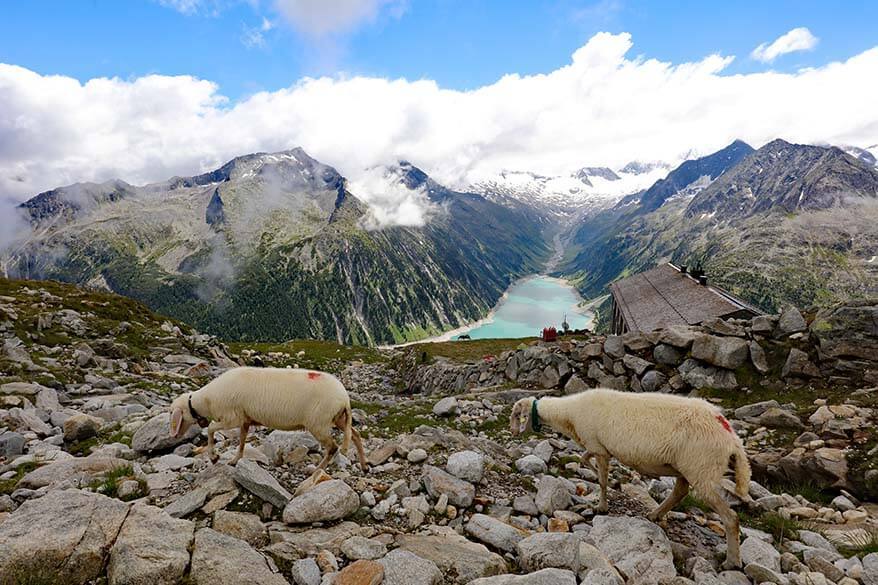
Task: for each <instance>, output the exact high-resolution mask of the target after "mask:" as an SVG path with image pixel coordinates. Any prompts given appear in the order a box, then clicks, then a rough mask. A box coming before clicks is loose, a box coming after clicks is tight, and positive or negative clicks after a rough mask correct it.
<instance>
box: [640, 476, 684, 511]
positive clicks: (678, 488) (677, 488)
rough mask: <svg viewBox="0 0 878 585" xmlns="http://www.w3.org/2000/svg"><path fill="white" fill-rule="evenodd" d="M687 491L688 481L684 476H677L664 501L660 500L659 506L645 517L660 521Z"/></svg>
mask: <svg viewBox="0 0 878 585" xmlns="http://www.w3.org/2000/svg"><path fill="white" fill-rule="evenodd" d="M688 493H689V482H688V481H686V478H685V477H682V476H681V477H678V478H677V483H675V484H674V489H673V491H672V492H671V493H670V495H669V496H668V497H667V498H665V501H664V502H662V504H661V506H659V507H658V508H656V509H655V510H653V511H652V512H650V513H649V515H648V516H647V518H649V519H650V520H651V521H653V522H662V521H663V520H664V518H665V516H666V515H667V513H668V512H670V511H671V510H673V509H674V507H675V506H676V505H677V504H679V503H680V502H681V501H682V500H683V498H685V497H686V494H688Z"/></svg>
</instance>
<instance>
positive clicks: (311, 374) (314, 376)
mask: <svg viewBox="0 0 878 585" xmlns="http://www.w3.org/2000/svg"><path fill="white" fill-rule="evenodd" d="M319 377H320V374H319V373H317V372H308V379H309V380H316V379H317V378H319Z"/></svg>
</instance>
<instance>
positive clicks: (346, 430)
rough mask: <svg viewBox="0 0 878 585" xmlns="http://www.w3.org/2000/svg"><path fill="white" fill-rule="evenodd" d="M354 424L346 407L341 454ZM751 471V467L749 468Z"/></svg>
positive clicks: (349, 442)
mask: <svg viewBox="0 0 878 585" xmlns="http://www.w3.org/2000/svg"><path fill="white" fill-rule="evenodd" d="M352 424H353V416H351V405H350V404H348V405H346V406H345V407H344V439H342V441H341V452H342V453H344V454H345V455H347V452H348V449H350V447H351V425H352ZM748 469H749V467H748Z"/></svg>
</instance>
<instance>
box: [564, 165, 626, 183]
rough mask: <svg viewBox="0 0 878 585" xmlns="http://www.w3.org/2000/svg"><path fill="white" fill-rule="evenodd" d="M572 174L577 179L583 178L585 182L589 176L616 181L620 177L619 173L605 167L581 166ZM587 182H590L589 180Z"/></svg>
mask: <svg viewBox="0 0 878 585" xmlns="http://www.w3.org/2000/svg"><path fill="white" fill-rule="evenodd" d="M573 176H574V177H576V178H577V179H585V180H586V182H588V178H589V177H600V178H601V179H605V180H607V181H618V180H620V179H621V177H620V176H619V175H617V174H616V173H615V172H613V170H612V169H609V168H607V167H582V168H581V169H579V170H578V171H576V172H575V173H573ZM589 184H591V183H590V182H589Z"/></svg>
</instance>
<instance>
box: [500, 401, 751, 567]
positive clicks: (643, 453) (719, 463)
mask: <svg viewBox="0 0 878 585" xmlns="http://www.w3.org/2000/svg"><path fill="white" fill-rule="evenodd" d="M541 423H546V424H548V425H549V426H550V427H552V428H553V429H554V430H556V431H558V432H559V433H562V434H564V435H566V436H568V437H570V438H571V439H573V440H575V441H576V442H577V443H579V444H580V445H581V446H582V447H584V448H585V449H586V451H587V455H586V456H585V457H584V459H583V460H586V458H588V459H594V460H595V461H596V463H597V471H598V479H599V483H600V487H601V495H600V503H599V505H598V511H600V512H606V511H607V476H608V473H609V467H610V458H611V457H615V458H616V459H617V460H619V461H620V462H622V463H623V464H625V465H627V466H629V467H632V468H634V469H636V470H637V471H639V472H640V473H642V474H644V475H649V476H672V477H676V478H677V482H676V485H675V486H674V489H673V491H672V492H671V494H670V495H669V496H668V498H667V499H666V500H665V501H664V502H662V504H661V505H660V506H659V507H658V508H657V509H656V510H654V511H653V512H651V513H650V515H649V519H650V520H653V521H661V520H663V519H664V517H665V515H666V514H667V513H668V512H669V511H671V510H672V509H673V508H674V506H676V505H677V504H678V503H680V501H681V500H682V499H683V498H684V497H685V496H686V494H687V493H689V488H690V486H691V487H692V488H693V489H695V491H697V492H698V495H699V497H700V498H701V499H702V500H704V501H705V502H706V503H707V504H708V505H709V506H710V507H711V508H713V509H714V510H715V511H716V512H717V514H719V515H720V517H721V518H722V521H723V525H724V527H725V532H726V539H727V541H728V553H727V557H726V565H727V566H730V567H732V566H733V567H740V566H741V553H740V534H739V525H738V516H737V514H736V513H735V511H734V510H732V509H731V507H730V506H729V505H728V504H727V503H726V501H725V500H724V499H723V497H722V495H721V490H722V489H723V488H722V480H723V476H724V475H725V473H726V471H728V470H729V468H730V464H731V465H732V467H733V469H734V473H735V494H736V495H737V496H738V497H740V498H741V499H743V500H748V499H749V495H748V491H749V486H750V463H749V462H748V461H747V453H746V452H745V451H744V445H743V443H742V441H741V439H740V437H738V435H737V434H736V433H735V432H734V429H732V427H731V425H730V424H729V422H728V421H727V420H726V418H725V417H724V416H723V415H722V413H721V412H720V410H719V409H718V408H717V407H716V406H714V405H712V404H710V403H709V402H706V401H704V400H701V399H698V398H686V397H682V396H673V395H669V394H657V393H633V392H618V391H615V390H606V389H602V388H599V389H594V390H587V391H585V392H581V393H579V394H573V395H571V396H563V397H557V398H551V397H547V398H540V399H539V400H537V399H535V398H522V399H521V400H519V401H518V402H516V403H515V405H514V406H513V408H512V417H511V421H510V427H511V430H512V433H513V434H514V435H518V434H521V433H523V432H525V431H527V430H536V431H539V429H540V426H541Z"/></svg>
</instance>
